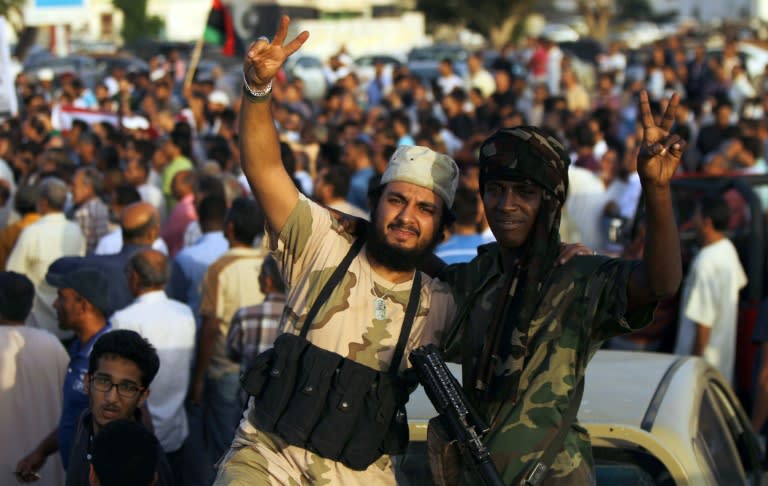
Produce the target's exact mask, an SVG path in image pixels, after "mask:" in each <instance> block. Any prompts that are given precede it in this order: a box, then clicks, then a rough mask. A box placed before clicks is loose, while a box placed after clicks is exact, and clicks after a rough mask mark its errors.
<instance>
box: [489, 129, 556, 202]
mask: <svg viewBox="0 0 768 486" xmlns="http://www.w3.org/2000/svg"><path fill="white" fill-rule="evenodd" d="M479 163H480V187H481V188H483V187H484V185H485V182H486V181H488V180H489V179H520V178H523V179H530V180H532V181H533V182H535V183H537V184H539V185H540V186H541V187H543V188H544V190H546V191H547V192H549V193H550V194H551V195H553V196H554V197H555V198H557V199H558V200H559V201H560V203H561V204H562V203H564V202H565V198H566V195H567V193H568V164H569V163H570V158H569V156H568V153H567V152H566V150H565V147H563V145H562V144H561V143H560V142H558V141H557V139H555V138H554V137H553V136H551V135H549V134H547V133H546V132H545V131H543V130H542V129H540V128H538V127H534V126H518V127H515V128H502V129H500V130H498V131H497V132H496V133H494V134H493V135H491V136H490V137H488V138H487V139H486V140H485V141H484V142H483V144H482V145H481V146H480V154H479Z"/></svg>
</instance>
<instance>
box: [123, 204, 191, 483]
mask: <svg viewBox="0 0 768 486" xmlns="http://www.w3.org/2000/svg"><path fill="white" fill-rule="evenodd" d="M143 204H147V203H143ZM125 274H126V275H127V276H128V287H129V288H130V291H131V293H132V294H133V296H135V300H134V301H133V303H132V304H130V305H129V306H127V307H126V308H124V309H123V310H120V311H118V312H115V314H114V315H113V316H112V318H111V319H110V321H111V323H112V326H113V328H114V329H129V330H132V331H136V332H137V333H139V334H141V335H142V336H143V337H144V338H146V339H147V341H149V342H150V343H151V344H152V345H153V346H154V347H155V348H156V349H157V354H158V356H159V357H160V370H159V372H158V373H157V376H156V377H155V379H154V380H153V381H152V394H151V395H150V396H149V399H148V401H147V403H148V405H149V411H150V413H151V415H152V425H153V426H154V428H155V435H156V436H157V438H158V440H159V441H160V445H161V446H162V447H163V450H164V451H165V453H166V456H167V457H168V462H169V463H170V465H171V469H173V472H174V475H175V476H176V479H177V484H182V479H183V478H182V472H183V471H184V467H183V466H184V460H183V458H182V454H183V452H182V445H183V444H184V441H185V439H186V438H187V435H188V434H189V426H188V423H187V415H186V412H185V410H184V399H185V397H186V394H187V390H188V389H189V380H190V372H191V369H192V356H193V353H194V349H195V330H196V327H195V318H194V316H193V315H192V311H191V310H190V308H189V307H188V306H187V305H185V304H182V303H181V302H178V301H175V300H172V299H169V298H168V296H167V295H166V294H165V292H164V291H163V289H164V288H165V284H166V282H167V281H168V274H169V265H168V259H167V258H166V256H165V255H163V254H162V253H160V252H158V251H156V250H152V249H149V248H145V249H142V250H139V251H137V252H135V253H134V254H133V256H132V257H131V258H130V259H129V260H128V262H127V265H126V267H125Z"/></svg>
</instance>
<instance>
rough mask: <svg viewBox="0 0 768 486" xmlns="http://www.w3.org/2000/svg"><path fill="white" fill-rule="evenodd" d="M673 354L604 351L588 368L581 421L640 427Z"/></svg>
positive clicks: (670, 363)
mask: <svg viewBox="0 0 768 486" xmlns="http://www.w3.org/2000/svg"><path fill="white" fill-rule="evenodd" d="M678 358H679V356H675V355H672V354H662V353H641V352H634V351H610V350H601V351H598V352H597V353H596V354H595V357H594V358H593V359H592V361H591V362H590V363H589V366H587V375H586V382H585V386H584V398H583V399H582V402H581V407H580V409H579V420H580V421H581V422H584V423H590V422H599V423H603V422H610V423H615V424H625V425H631V426H636V427H640V426H641V424H642V421H643V418H644V417H645V415H646V413H647V411H648V407H649V405H650V404H651V400H652V399H653V397H654V395H655V393H656V390H657V388H658V386H659V383H660V382H661V381H662V379H663V378H664V376H665V374H666V373H667V370H669V369H670V367H671V366H672V365H673V363H674V362H675V361H676V360H677V359H678Z"/></svg>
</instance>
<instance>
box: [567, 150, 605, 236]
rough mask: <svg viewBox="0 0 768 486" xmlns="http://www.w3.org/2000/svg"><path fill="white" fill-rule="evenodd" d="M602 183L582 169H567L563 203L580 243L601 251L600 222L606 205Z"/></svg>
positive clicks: (573, 167) (572, 167)
mask: <svg viewBox="0 0 768 486" xmlns="http://www.w3.org/2000/svg"><path fill="white" fill-rule="evenodd" d="M606 197H607V196H606V190H605V185H604V184H603V182H602V181H601V180H600V178H598V177H597V176H596V175H595V174H593V173H592V172H591V171H590V170H588V169H584V168H583V167H576V166H573V165H572V166H570V167H569V168H568V199H567V200H566V202H565V207H566V210H567V211H568V216H569V217H570V220H571V223H572V224H573V225H574V226H575V227H576V228H577V229H578V231H579V234H580V235H581V242H582V243H583V244H584V245H585V246H587V247H588V248H594V249H602V247H603V244H604V240H605V239H604V238H603V233H602V231H601V225H600V223H601V221H602V215H603V211H604V209H605V204H606Z"/></svg>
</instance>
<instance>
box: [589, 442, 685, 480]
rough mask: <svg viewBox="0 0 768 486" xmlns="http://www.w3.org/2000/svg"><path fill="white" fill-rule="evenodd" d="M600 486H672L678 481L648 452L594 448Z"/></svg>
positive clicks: (596, 476) (615, 448) (596, 472)
mask: <svg viewBox="0 0 768 486" xmlns="http://www.w3.org/2000/svg"><path fill="white" fill-rule="evenodd" d="M592 455H593V457H594V459H595V479H596V481H597V485H598V486H603V485H605V486H613V485H616V484H632V485H637V486H643V485H656V486H673V485H674V484H675V480H674V479H673V478H672V475H671V474H670V473H669V470H668V469H667V468H666V466H664V464H663V463H662V462H661V461H660V460H659V459H657V458H656V457H655V456H654V455H653V454H650V453H649V452H646V451H642V450H636V449H622V448H617V447H592Z"/></svg>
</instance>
